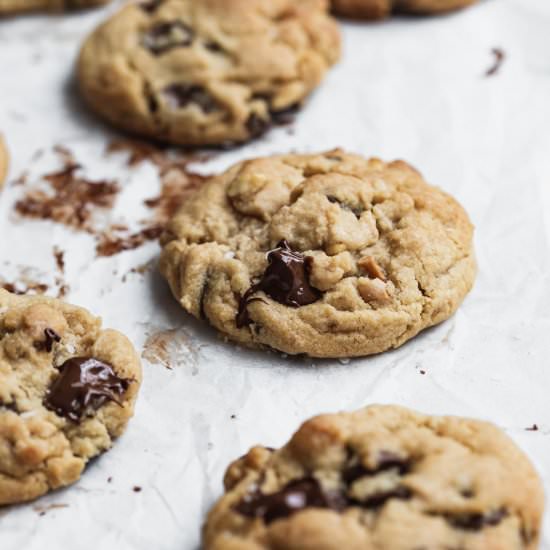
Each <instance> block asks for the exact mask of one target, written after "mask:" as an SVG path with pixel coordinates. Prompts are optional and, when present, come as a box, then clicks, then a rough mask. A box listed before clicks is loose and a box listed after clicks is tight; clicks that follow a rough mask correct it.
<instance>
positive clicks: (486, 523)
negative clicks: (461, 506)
mask: <svg viewBox="0 0 550 550" xmlns="http://www.w3.org/2000/svg"><path fill="white" fill-rule="evenodd" d="M507 515H508V511H507V510H506V509H505V508H500V509H498V510H493V511H492V512H488V513H486V514H448V515H446V516H445V518H446V519H447V521H448V522H449V523H450V524H451V525H452V526H453V527H456V528H457V529H464V530H465V531H480V530H481V529H483V528H484V527H494V526H496V525H498V524H499V523H500V522H501V521H502V520H503V519H504V518H505V517H506V516H507Z"/></svg>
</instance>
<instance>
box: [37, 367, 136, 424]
mask: <svg viewBox="0 0 550 550" xmlns="http://www.w3.org/2000/svg"><path fill="white" fill-rule="evenodd" d="M129 385H130V380H127V379H124V378H120V377H119V376H117V375H116V374H115V371H114V370H113V367H112V366H111V365H109V364H107V363H103V362H102V361H99V360H98V359H95V358H93V357H73V358H71V359H68V360H67V361H65V362H64V363H63V364H62V365H61V366H60V367H59V376H58V377H57V378H56V379H55V380H54V382H53V384H52V385H51V387H50V390H49V391H48V393H47V395H46V398H45V405H46V407H47V408H48V409H50V410H52V411H54V412H55V413H56V414H58V415H59V416H64V417H66V418H68V419H69V420H72V421H73V422H78V421H80V419H81V418H82V416H83V415H84V413H86V411H88V410H90V409H93V410H98V409H99V408H100V407H101V406H103V405H104V404H105V403H106V402H107V401H114V402H115V403H118V404H119V405H120V401H119V398H120V396H122V394H123V393H124V392H125V391H126V390H127V389H128V387H129Z"/></svg>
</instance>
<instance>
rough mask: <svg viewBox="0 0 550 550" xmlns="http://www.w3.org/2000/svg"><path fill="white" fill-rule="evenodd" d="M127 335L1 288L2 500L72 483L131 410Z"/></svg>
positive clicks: (72, 310)
mask: <svg viewBox="0 0 550 550" xmlns="http://www.w3.org/2000/svg"><path fill="white" fill-rule="evenodd" d="M140 382H141V365H140V362H139V359H138V357H137V355H136V353H135V351H134V349H133V347H132V345H131V344H130V342H129V341H128V340H127V338H126V337H125V336H123V335H122V334H120V333H118V332H116V331H113V330H101V322H100V320H99V319H97V318H95V317H92V316H91V315H90V314H89V313H88V312H87V311H85V310H83V309H81V308H78V307H75V306H71V305H68V304H65V303H63V302H61V301H59V300H55V299H51V298H44V297H33V296H15V295H13V294H9V293H8V292H6V291H4V290H1V289H0V505H2V504H11V503H16V502H22V501H27V500H32V499H34V498H37V497H39V496H41V495H43V494H45V493H46V492H48V491H50V490H53V489H57V488H59V487H63V486H66V485H69V484H71V483H74V482H75V481H77V480H78V479H79V478H80V475H81V473H82V471H83V470H84V467H85V466H86V463H87V462H88V460H90V459H91V458H93V457H94V456H96V455H99V454H100V453H102V452H104V451H106V450H108V449H109V448H110V447H111V445H112V443H113V440H114V439H115V438H116V437H118V436H120V435H121V434H122V432H123V431H124V429H125V427H126V424H127V422H128V420H129V419H130V417H131V416H132V414H133V410H134V402H135V400H136V397H137V393H138V390H139V386H140Z"/></svg>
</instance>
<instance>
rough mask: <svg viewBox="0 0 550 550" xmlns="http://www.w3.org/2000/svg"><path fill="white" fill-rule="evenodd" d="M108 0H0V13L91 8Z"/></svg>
mask: <svg viewBox="0 0 550 550" xmlns="http://www.w3.org/2000/svg"><path fill="white" fill-rule="evenodd" d="M107 2H109V0H0V15H3V14H4V15H9V14H12V13H20V12H26V11H63V10H77V9H84V8H91V7H93V6H99V5H101V4H106V3H107Z"/></svg>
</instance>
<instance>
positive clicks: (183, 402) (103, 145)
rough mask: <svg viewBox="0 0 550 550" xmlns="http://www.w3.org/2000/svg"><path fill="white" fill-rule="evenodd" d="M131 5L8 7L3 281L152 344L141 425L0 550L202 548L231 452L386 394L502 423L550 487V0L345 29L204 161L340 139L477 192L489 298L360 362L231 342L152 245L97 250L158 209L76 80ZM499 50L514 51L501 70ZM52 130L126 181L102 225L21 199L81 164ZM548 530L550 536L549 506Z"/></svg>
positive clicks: (463, 194) (2, 124)
mask: <svg viewBox="0 0 550 550" xmlns="http://www.w3.org/2000/svg"><path fill="white" fill-rule="evenodd" d="M114 9H116V3H115V5H112V6H109V7H107V8H105V9H103V10H95V11H92V12H86V13H84V14H73V15H68V16H30V17H19V18H13V19H5V20H2V21H1V22H0V132H2V133H4V134H5V137H6V141H7V144H8V146H9V149H10V151H11V156H12V162H11V166H10V172H9V179H8V182H7V184H6V187H5V189H4V191H3V192H2V193H1V194H0V235H1V238H0V278H1V279H2V282H3V283H4V284H11V283H14V282H17V284H16V288H17V289H20V290H23V289H24V287H25V286H31V287H32V286H36V285H37V284H38V285H40V284H43V285H47V287H48V294H50V295H58V294H60V293H61V294H63V293H65V294H66V299H67V300H69V301H71V302H73V303H75V304H78V305H82V306H84V307H86V308H88V309H90V311H92V312H93V313H95V314H97V315H100V316H101V317H102V318H103V319H104V323H105V325H106V326H109V327H113V328H117V329H119V330H121V331H123V332H124V333H125V334H127V335H128V336H129V337H130V339H131V340H132V341H133V342H134V344H135V345H136V347H137V348H138V350H140V352H141V351H142V350H144V347H145V351H144V355H145V357H146V359H144V362H143V363H144V364H143V367H144V384H143V387H142V391H141V397H140V399H139V400H138V403H137V411H136V416H135V418H134V419H133V421H132V422H131V423H130V425H129V428H128V431H127V432H126V434H125V435H124V436H123V437H122V438H121V439H120V440H119V441H118V443H117V444H116V445H115V447H114V448H113V449H112V450H111V451H110V452H109V453H107V454H105V455H104V456H102V457H100V458H99V459H97V460H95V461H93V463H91V464H90V465H89V467H88V469H87V471H86V473H85V474H84V476H83V478H82V479H81V481H80V482H79V483H77V484H76V485H74V486H73V487H70V488H68V489H65V490H61V491H57V492H55V493H52V494H50V495H48V496H46V497H44V498H41V499H40V500H38V501H36V502H34V503H31V504H28V505H23V506H17V507H9V508H3V509H0V547H1V548H2V549H3V550H4V549H5V550H11V549H20V548H24V549H25V550H45V549H49V548H57V547H63V545H64V544H66V545H70V547H71V548H73V549H75V550H77V549H88V548H94V549H96V550H97V549H110V548H117V550H126V549H128V550H130V549H138V548H144V549H145V548H155V550H165V549H166V550H174V549H179V550H183V549H185V550H187V549H189V550H196V549H197V548H198V547H199V541H200V526H201V523H202V521H203V519H204V517H205V514H206V512H207V510H208V509H209V507H210V506H211V505H212V503H213V502H214V500H215V499H216V498H217V497H218V496H219V495H220V494H221V491H222V476H223V472H224V470H225V467H226V466H227V465H228V463H229V462H230V461H231V460H232V459H234V458H236V457H238V456H240V455H241V454H243V453H244V452H245V451H246V450H247V449H248V448H249V447H250V446H251V445H253V444H256V443H262V444H265V445H269V446H275V447H276V446H279V445H281V444H283V443H284V442H285V441H286V440H287V439H288V437H289V436H290V435H291V433H292V432H293V431H294V430H295V429H296V428H297V427H298V425H299V423H300V422H302V421H303V420H304V419H306V418H308V417H310V416H312V415H314V414H317V413H320V412H332V411H337V410H351V409H355V408H359V407H361V406H363V405H366V404H370V403H396V404H401V405H405V406H410V407H413V408H416V409H419V410H421V411H423V412H427V413H434V414H458V415H462V416H472V417H478V418H482V419H487V420H490V421H493V422H495V423H496V424H498V425H499V426H501V427H502V428H503V429H504V430H505V431H506V432H507V433H508V434H509V435H510V436H511V437H512V438H513V439H514V440H515V441H516V442H517V443H518V444H519V445H520V446H521V447H522V448H523V449H524V450H525V452H526V453H527V454H528V455H529V456H530V458H531V459H532V460H533V461H534V463H535V465H536V467H537V469H538V471H539V472H540V474H541V476H542V477H543V479H544V481H545V488H546V492H547V494H550V418H549V406H548V388H549V387H550V370H549V366H548V357H549V356H550V152H549V149H548V147H549V143H550V54H549V52H550V33H549V29H550V4H549V3H548V2H547V1H546V0H485V1H482V2H481V3H480V4H479V5H477V6H475V7H473V8H471V9H468V10H466V11H463V12H461V13H457V14H454V15H451V16H446V17H439V18H431V19H420V18H403V19H393V20H391V21H387V22H384V23H378V24H352V23H347V24H344V26H343V34H344V56H343V59H342V61H341V63H340V64H339V65H338V66H337V67H336V68H335V69H334V70H332V71H331V72H330V74H329V75H328V78H327V80H326V81H325V83H324V85H323V86H321V87H320V88H319V90H318V91H317V93H315V95H314V96H313V98H312V99H311V101H310V102H309V104H308V106H307V107H306V109H305V110H304V111H303V112H302V113H301V114H300V115H299V117H298V118H297V120H296V122H295V123H294V124H293V125H292V126H290V127H287V128H281V129H277V130H275V131H273V132H272V133H270V134H269V135H268V136H266V137H265V138H264V139H262V140H260V141H257V142H255V143H253V144H251V145H249V146H247V147H243V148H241V149H238V150H234V151H231V152H227V153H216V154H214V155H213V156H212V158H211V159H210V160H209V161H207V162H200V163H198V164H197V165H196V166H194V168H195V169H196V170H198V171H200V172H201V173H210V172H216V171H219V170H221V169H224V168H226V167H227V166H229V165H230V164H232V163H233V162H235V161H237V160H240V159H244V158H250V157H254V156H259V155H264V154H270V153H285V152H289V151H300V152H314V151H318V150H323V149H328V148H332V147H335V146H342V147H345V148H347V149H349V150H351V151H355V152H358V153H362V154H364V155H366V156H372V155H375V156H379V157H381V158H384V159H387V160H390V159H394V158H402V159H405V160H407V161H409V162H411V163H412V164H413V165H415V166H416V167H417V168H418V169H419V170H420V171H422V172H423V174H424V176H425V178H426V179H427V180H428V181H429V182H431V183H433V184H435V185H438V186H440V187H442V188H443V189H445V190H446V191H448V192H450V193H452V194H453V195H454V196H455V197H456V198H457V199H458V200H459V201H461V202H462V204H463V205H464V206H465V207H466V209H467V210H468V212H469V213H470V215H471V217H472V220H473V221H474V223H475V225H476V227H477V231H476V246H477V255H478V261H479V276H478V280H477V283H476V286H475V288H474V290H473V292H472V293H471V294H470V296H469V297H468V298H467V299H466V302H465V303H464V305H463V306H462V307H461V308H460V309H459V311H458V313H457V314H456V315H455V316H454V317H453V318H452V319H450V320H449V321H447V322H445V323H443V324H442V325H440V326H438V327H436V328H434V329H431V330H429V331H427V332H425V333H424V334H422V335H421V336H419V337H417V338H416V339H414V340H413V341H412V342H410V343H408V344H407V345H405V346H404V347H402V348H401V349H398V350H396V351H393V352H390V353H385V354H382V355H380V356H377V357H374V358H368V359H359V360H352V361H346V360H342V361H319V360H311V359H292V358H286V357H282V356H281V355H280V354H278V353H255V352H250V351H245V350H241V349H238V348H236V347H235V346H234V345H232V344H227V343H224V342H223V340H221V339H220V338H218V336H217V335H216V334H214V333H213V332H212V330H210V329H209V328H208V327H205V326H202V325H201V324H199V323H198V322H195V321H194V320H193V319H191V318H190V317H189V316H187V315H186V314H185V313H184V312H183V311H182V310H180V308H179V307H178V306H177V304H176V303H175V301H174V300H173V299H172V298H171V296H170V294H169V292H168V289H167V285H166V284H165V283H164V281H163V280H162V279H161V278H160V276H159V275H158V273H157V272H156V270H155V269H154V262H155V261H156V259H157V258H158V254H159V249H158V246H157V245H156V244H155V242H154V241H150V242H146V243H145V244H144V245H143V246H141V247H139V248H137V249H136V250H132V251H126V252H122V253H119V254H115V255H113V256H109V257H98V255H97V251H96V246H97V242H98V241H97V239H98V236H97V234H98V231H99V232H101V231H102V230H103V229H105V228H106V227H109V226H112V225H113V224H124V225H128V226H129V227H130V231H131V230H135V231H138V230H140V229H142V228H143V227H144V226H143V225H140V223H139V222H140V221H142V220H144V219H151V217H152V215H153V211H152V209H151V208H149V207H147V206H146V205H145V204H144V202H143V201H144V200H146V199H150V198H152V197H156V196H158V195H159V189H160V180H159V168H158V167H157V166H154V165H153V164H152V163H151V162H148V161H145V162H141V163H137V164H135V165H133V166H129V165H128V155H127V154H125V153H124V152H119V153H116V154H108V153H107V152H106V149H107V147H108V146H109V144H111V143H112V141H113V139H115V138H116V137H117V136H115V134H113V133H111V132H110V131H109V130H108V129H106V127H104V126H103V125H102V124H101V122H99V121H97V120H96V119H95V118H94V117H93V116H92V115H90V114H89V113H87V112H86V110H85V109H83V107H82V105H81V104H80V102H79V100H78V97H77V93H76V90H75V85H74V82H73V80H72V68H73V63H74V60H75V56H76V54H77V52H78V46H79V44H80V42H81V40H82V39H83V38H84V36H85V35H86V34H87V33H88V32H89V31H91V30H92V29H93V28H94V27H95V26H96V24H97V23H98V22H99V21H101V20H102V19H103V18H104V17H105V16H106V15H107V14H108V13H109V12H110V11H113V10H114ZM495 48H497V49H499V50H502V52H503V53H504V59H503V60H502V63H501V65H500V67H498V68H496V70H494V71H490V69H491V68H493V69H494V66H493V65H494V62H495V60H496V57H497V56H496V55H495V54H494V52H493V49H495ZM487 72H492V73H493V74H491V75H489V76H487V74H486V73H487ZM56 145H57V146H62V147H65V148H67V149H69V150H70V151H71V152H72V154H73V156H74V159H75V161H76V162H78V163H79V164H81V165H82V169H81V171H80V172H79V174H82V176H83V177H84V178H86V179H88V180H91V181H103V180H109V181H115V182H118V185H119V187H120V192H118V193H117V194H116V196H115V197H114V198H115V199H116V202H115V204H114V206H113V207H112V208H104V209H101V208H94V209H93V210H94V211H93V213H92V217H91V221H90V224H91V225H92V226H93V227H92V229H90V228H89V229H90V231H88V232H86V231H81V230H78V229H76V230H75V229H69V228H67V227H66V226H65V225H62V224H59V223H52V222H51V221H36V220H32V219H28V218H25V217H22V216H21V215H20V214H18V213H17V210H16V208H15V206H16V203H17V201H20V200H22V199H23V197H24V195H25V194H26V193H28V192H29V190H35V189H36V188H37V186H38V187H40V186H44V185H45V189H46V190H49V187H48V184H47V183H46V182H44V181H43V180H42V179H41V176H43V175H44V174H48V173H51V172H55V171H56V170H58V169H60V168H62V167H63V151H62V150H61V152H60V151H59V150H58V151H57V152H56V151H54V150H53V148H54V146H56ZM58 149H59V148H58ZM24 172H27V175H26V177H25V178H20V176H21V175H22V174H23V173H24ZM54 247H57V248H56V251H57V253H58V258H59V253H60V252H62V253H63V260H64V267H63V269H61V267H60V266H59V265H58V264H59V262H58V261H56V256H55V254H54ZM146 343H147V345H145V344H146ZM167 362H169V363H170V365H171V369H168V368H166V363H167ZM534 425H536V428H537V429H536V430H535V429H534ZM137 489H141V490H137ZM545 530H546V535H545V537H544V542H543V543H542V548H544V549H550V510H548V511H547V513H546V515H545Z"/></svg>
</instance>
